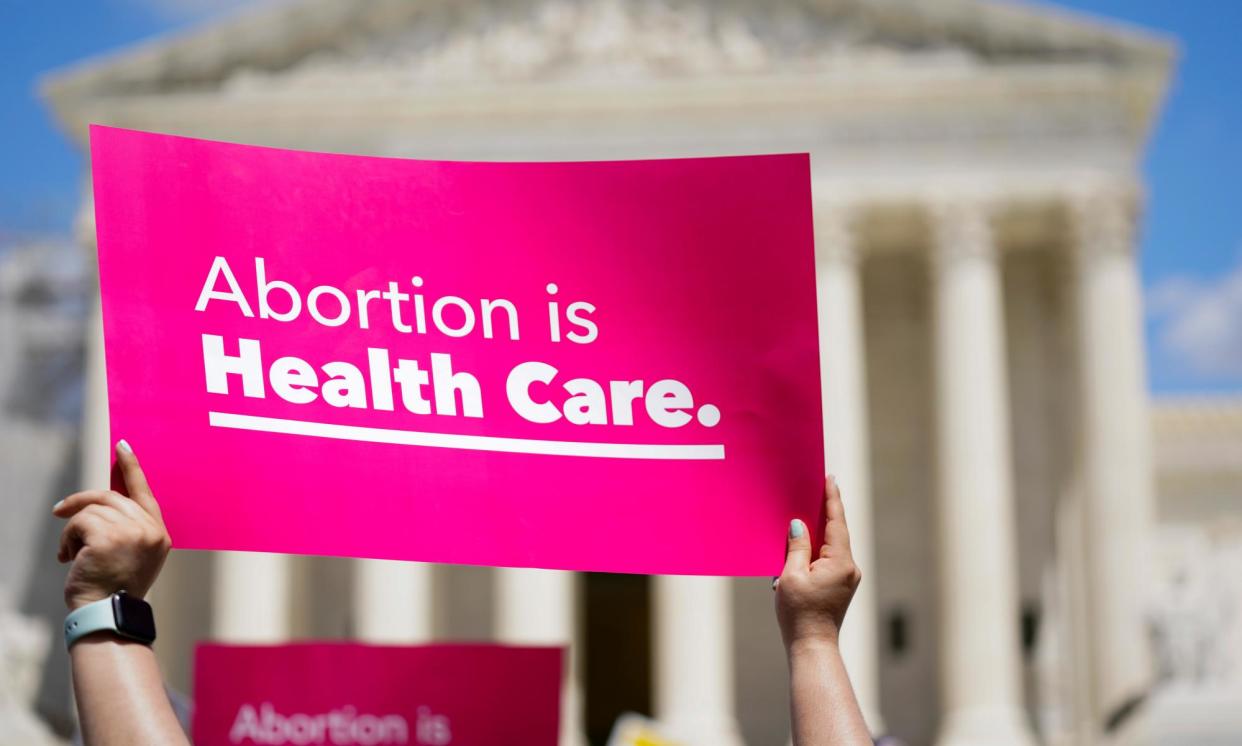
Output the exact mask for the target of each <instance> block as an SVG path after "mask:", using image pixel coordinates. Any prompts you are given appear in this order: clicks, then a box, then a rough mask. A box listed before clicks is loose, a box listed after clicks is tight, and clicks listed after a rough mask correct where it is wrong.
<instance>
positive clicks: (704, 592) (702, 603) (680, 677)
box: [652, 575, 742, 746]
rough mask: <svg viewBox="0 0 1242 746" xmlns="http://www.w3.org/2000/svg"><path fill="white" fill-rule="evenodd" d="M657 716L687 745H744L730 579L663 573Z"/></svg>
mask: <svg viewBox="0 0 1242 746" xmlns="http://www.w3.org/2000/svg"><path fill="white" fill-rule="evenodd" d="M652 580H653V581H654V588H655V599H654V600H655V679H656V680H655V715H656V718H657V719H659V720H660V722H661V723H663V724H664V725H665V727H666V729H667V730H668V734H669V738H671V739H673V740H675V741H677V742H678V743H683V744H685V745H686V746H741V743H742V737H741V733H740V731H739V729H738V724H737V718H736V716H735V715H734V699H733V697H734V684H733V675H734V674H733V671H734V668H733V609H732V604H731V600H732V598H731V594H730V590H731V585H730V582H731V581H730V579H729V578H716V577H692V576H683V575H659V576H655V577H654V578H653V579H652Z"/></svg>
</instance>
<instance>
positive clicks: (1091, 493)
mask: <svg viewBox="0 0 1242 746" xmlns="http://www.w3.org/2000/svg"><path fill="white" fill-rule="evenodd" d="M1131 202H1132V200H1131V198H1130V196H1129V195H1127V194H1125V193H1124V192H1120V191H1114V192H1108V191H1098V192H1093V193H1083V194H1079V195H1075V198H1074V199H1073V201H1072V205H1071V217H1072V224H1073V227H1074V229H1075V238H1076V251H1075V269H1076V272H1075V273H1076V275H1077V282H1076V286H1077V294H1078V295H1077V303H1078V309H1077V311H1078V324H1079V326H1078V329H1079V339H1078V357H1079V362H1080V366H1081V411H1082V421H1081V428H1082V430H1081V432H1082V484H1083V492H1084V501H1083V502H1084V506H1085V510H1084V514H1085V524H1086V530H1085V536H1086V558H1087V585H1088V593H1087V594H1086V595H1087V609H1088V613H1089V615H1090V618H1089V625H1088V630H1089V632H1088V635H1089V643H1090V651H1091V659H1090V665H1091V669H1092V675H1091V681H1092V690H1093V695H1094V696H1093V700H1094V707H1093V710H1094V712H1093V714H1094V719H1095V722H1096V725H1097V727H1098V728H1100V729H1103V728H1104V726H1105V724H1106V723H1107V722H1108V721H1110V720H1111V719H1113V718H1115V717H1117V716H1119V715H1120V714H1121V713H1122V712H1123V710H1124V709H1125V708H1126V706H1127V705H1128V704H1132V703H1134V702H1135V701H1136V698H1137V697H1139V696H1141V695H1143V694H1144V693H1146V692H1147V691H1148V689H1149V688H1150V686H1151V681H1152V679H1151V677H1152V674H1151V659H1150V650H1149V647H1148V639H1147V635H1146V632H1145V629H1144V620H1143V612H1144V599H1143V595H1142V587H1143V586H1142V584H1143V582H1144V579H1145V578H1148V577H1150V573H1149V572H1147V570H1146V567H1147V564H1148V563H1147V561H1146V557H1147V554H1148V553H1147V552H1146V551H1145V549H1144V546H1145V542H1146V541H1147V540H1148V537H1149V536H1150V530H1151V521H1152V513H1153V502H1154V496H1153V493H1154V485H1153V476H1152V467H1151V457H1150V448H1151V446H1150V431H1149V422H1148V408H1147V383H1146V375H1145V370H1144V361H1145V358H1144V349H1143V333H1142V327H1141V323H1142V300H1141V289H1140V285H1139V278H1138V269H1137V267H1136V266H1135V261H1134V256H1133V246H1134V218H1133V215H1132V214H1131Z"/></svg>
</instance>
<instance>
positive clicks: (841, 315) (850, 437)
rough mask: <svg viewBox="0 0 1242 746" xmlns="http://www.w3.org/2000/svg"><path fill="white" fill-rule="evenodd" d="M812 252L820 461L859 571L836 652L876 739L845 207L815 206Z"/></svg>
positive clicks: (854, 307)
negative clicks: (841, 509) (836, 493)
mask: <svg viewBox="0 0 1242 746" xmlns="http://www.w3.org/2000/svg"><path fill="white" fill-rule="evenodd" d="M815 254H816V285H817V287H818V294H819V360H820V363H819V365H820V369H819V374H820V381H821V384H820V385H821V391H822V393H823V403H824V461H825V463H826V464H827V469H828V471H829V472H830V473H832V474H833V475H834V476H835V477H836V479H837V483H838V484H839V485H840V486H841V492H842V501H843V502H844V504H845V514H846V519H847V521H848V522H849V526H850V546H851V547H852V549H853V552H854V560H855V561H856V562H857V563H858V566H859V567H861V568H863V572H864V576H863V583H862V585H860V586H859V587H858V591H857V592H856V593H855V594H854V600H853V602H852V603H850V611H849V616H848V618H847V621H846V623H845V626H844V627H843V628H842V630H841V654H842V656H843V657H844V658H845V667H846V669H847V670H848V671H849V674H850V680H851V681H852V682H853V684H854V692H855V693H856V694H857V696H858V701H859V704H860V705H861V706H862V711H863V715H864V716H865V717H866V719H867V725H868V726H869V727H870V728H871V732H872V733H876V734H879V733H883V732H884V722H883V720H882V719H881V717H880V678H879V663H878V654H879V647H878V646H879V642H878V640H877V635H876V630H877V625H876V598H875V588H876V583H875V577H876V576H875V574H874V569H875V561H874V557H875V553H874V549H873V547H874V542H873V536H872V528H871V527H872V520H871V518H872V509H871V449H870V444H869V441H868V438H869V437H870V436H869V433H868V427H867V377H866V349H865V348H864V343H863V337H864V333H863V309H862V281H861V278H860V276H859V257H858V249H857V246H856V236H855V235H854V231H853V229H852V225H851V215H850V214H849V212H848V210H847V209H845V208H843V207H841V206H839V205H824V206H820V207H819V208H817V209H816V211H815ZM868 570H870V571H871V574H870V575H869V576H868V575H867V574H866V573H867V572H868Z"/></svg>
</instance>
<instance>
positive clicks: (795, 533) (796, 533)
mask: <svg viewBox="0 0 1242 746" xmlns="http://www.w3.org/2000/svg"><path fill="white" fill-rule="evenodd" d="M804 533H806V526H803V525H802V521H800V520H798V519H797V518H795V519H793V520H792V521H790V522H789V538H791V539H801V538H802V534H804Z"/></svg>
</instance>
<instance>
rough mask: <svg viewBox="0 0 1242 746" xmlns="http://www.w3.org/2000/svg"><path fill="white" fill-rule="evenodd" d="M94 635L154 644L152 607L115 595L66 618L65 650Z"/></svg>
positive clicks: (138, 600)
mask: <svg viewBox="0 0 1242 746" xmlns="http://www.w3.org/2000/svg"><path fill="white" fill-rule="evenodd" d="M95 632H111V633H112V634H114V635H117V636H118V637H123V638H124V639H126V640H133V641H134V642H140V643H142V644H143V645H150V644H151V643H153V642H155V615H154V614H152V613H151V604H149V603H147V602H146V601H143V600H142V599H141V598H134V597H133V596H131V595H129V594H128V593H126V592H125V591H117V592H116V593H113V594H112V595H111V596H108V597H107V598H104V599H100V600H99V601H95V602H93V603H89V604H87V605H85V606H82V607H80V608H77V609H74V610H73V611H71V612H69V616H67V617H65V647H66V648H67V647H70V646H72V645H73V643H75V642H77V641H78V640H80V639H82V638H83V637H86V636H87V635H89V634H92V633H95Z"/></svg>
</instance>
